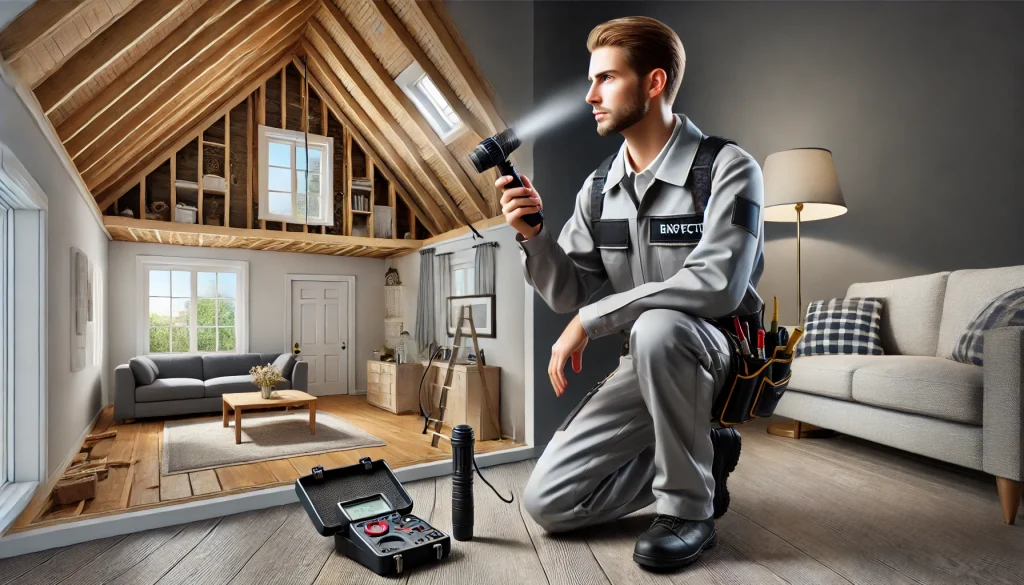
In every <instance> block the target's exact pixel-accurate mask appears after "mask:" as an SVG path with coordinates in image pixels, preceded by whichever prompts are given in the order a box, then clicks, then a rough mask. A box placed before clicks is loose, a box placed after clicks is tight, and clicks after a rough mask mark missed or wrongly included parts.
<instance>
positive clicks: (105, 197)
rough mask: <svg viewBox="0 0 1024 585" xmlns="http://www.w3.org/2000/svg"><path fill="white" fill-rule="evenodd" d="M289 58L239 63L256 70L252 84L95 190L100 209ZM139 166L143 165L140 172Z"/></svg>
mask: <svg viewBox="0 0 1024 585" xmlns="http://www.w3.org/2000/svg"><path fill="white" fill-rule="evenodd" d="M288 41H289V42H290V39H288ZM292 46H293V45H292V44H286V45H285V47H284V50H285V51H290V50H291V48H292ZM277 54H278V53H275V55H277ZM289 59H290V56H288V55H283V56H280V58H278V59H277V61H276V62H274V63H273V64H272V65H271V66H270V67H267V66H265V65H264V66H257V67H253V66H252V65H251V63H249V62H248V61H245V62H241V63H240V64H239V69H241V70H245V68H246V67H249V68H250V69H252V70H255V71H257V73H255V74H250V76H249V80H248V81H249V82H248V83H246V85H245V86H244V87H243V88H242V89H241V90H240V91H238V92H237V93H235V94H234V95H232V96H231V97H229V98H227V99H226V100H219V101H217V102H215V104H214V105H212V106H209V107H207V108H206V109H205V110H204V111H203V112H201V113H199V115H198V116H196V117H197V118H198V117H199V116H202V117H201V118H200V121H199V122H197V123H195V124H188V125H187V126H186V130H183V131H180V132H178V133H176V134H175V135H173V136H171V137H169V138H166V139H164V140H163V141H162V142H161V143H160V144H159V145H158V146H157V147H156V148H155V149H154V150H155V151H156V152H157V155H156V156H154V157H150V156H149V155H146V156H143V157H141V159H140V161H141V162H140V163H139V164H137V165H135V166H133V167H132V168H130V169H125V171H124V172H123V173H122V174H121V175H119V178H117V182H112V181H108V183H107V184H105V185H102V186H101V188H100V189H97V190H95V191H94V193H96V194H97V195H99V196H100V201H101V203H100V207H101V208H103V207H105V206H106V205H109V204H110V202H111V201H113V200H115V199H118V198H119V197H120V196H121V195H122V194H124V192H125V191H127V190H128V189H129V188H131V185H132V184H133V183H132V181H133V177H134V176H136V175H138V174H144V173H148V172H150V171H151V170H152V169H154V168H156V167H157V166H159V164H160V163H161V162H162V161H163V160H164V159H165V158H166V157H167V156H168V153H170V152H177V151H178V150H179V149H181V148H182V147H183V146H185V145H186V144H188V143H189V142H191V141H192V140H194V139H195V136H196V133H197V132H201V131H202V129H204V128H206V127H207V126H209V125H210V124H212V123H214V122H216V121H217V120H218V119H219V118H220V117H221V116H223V115H224V110H225V109H226V108H230V107H234V106H235V105H237V104H238V102H240V101H242V100H244V99H245V98H246V96H247V95H248V94H250V93H252V92H253V91H254V90H255V89H256V88H257V87H259V86H260V85H262V84H263V83H264V81H265V80H266V78H267V76H268V75H269V74H270V72H274V73H276V72H277V71H279V70H280V69H281V67H282V66H283V64H284V63H287V62H288V60H289ZM232 73H234V71H232ZM229 77H230V76H229ZM211 109H213V111H212V113H210V110H211ZM204 114H207V115H204ZM139 166H142V169H141V170H137V169H138V167H139ZM104 204H105V205H104Z"/></svg>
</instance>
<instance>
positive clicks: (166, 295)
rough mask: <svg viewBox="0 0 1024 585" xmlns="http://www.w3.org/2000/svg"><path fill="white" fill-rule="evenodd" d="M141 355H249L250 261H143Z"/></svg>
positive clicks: (186, 259)
mask: <svg viewBox="0 0 1024 585" xmlns="http://www.w3.org/2000/svg"><path fill="white" fill-rule="evenodd" d="M138 263H139V271H138V274H139V279H140V281H141V282H139V291H140V293H141V305H142V313H141V315H140V316H139V318H140V319H139V321H140V323H139V344H138V345H139V348H138V352H139V354H148V353H244V352H247V351H248V335H247V332H246V323H247V319H246V310H245V309H246V306H247V305H248V300H247V288H248V287H247V284H248V263H246V262H240V261H229V260H206V259H190V258H165V257H153V256H148V257H143V256H140V257H139V261H138Z"/></svg>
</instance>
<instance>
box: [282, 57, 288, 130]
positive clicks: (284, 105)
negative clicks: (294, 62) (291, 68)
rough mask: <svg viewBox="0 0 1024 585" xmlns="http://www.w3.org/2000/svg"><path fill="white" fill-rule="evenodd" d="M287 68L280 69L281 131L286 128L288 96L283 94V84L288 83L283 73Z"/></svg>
mask: <svg viewBox="0 0 1024 585" xmlns="http://www.w3.org/2000/svg"><path fill="white" fill-rule="evenodd" d="M287 69H288V66H287V65H285V66H284V67H282V68H281V129H282V130H284V129H286V128H287V127H288V124H287V121H288V94H287V93H285V84H286V83H287V81H288V76H287V75H286V74H285V71H286V70H287Z"/></svg>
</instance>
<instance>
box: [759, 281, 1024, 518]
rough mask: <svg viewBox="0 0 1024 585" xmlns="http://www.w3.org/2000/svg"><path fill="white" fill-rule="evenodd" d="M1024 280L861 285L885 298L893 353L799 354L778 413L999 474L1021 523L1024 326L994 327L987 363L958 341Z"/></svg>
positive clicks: (855, 292) (851, 292) (1007, 513)
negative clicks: (969, 357)
mask: <svg viewBox="0 0 1024 585" xmlns="http://www.w3.org/2000/svg"><path fill="white" fill-rule="evenodd" d="M1021 286H1024V266H1014V267H1006V268H991V269H982V270H958V271H954V272H940V273H936V274H928V275H923V276H915V277H911V278H902V279H898V280H888V281H882V282H867V283H855V284H853V285H851V286H850V287H849V289H848V290H847V292H846V296H847V297H854V296H859V297H864V296H873V297H882V298H884V299H885V300H884V301H883V307H882V323H881V337H882V348H883V350H884V352H885V354H886V355H882V356H864V355H814V356H801V357H798V358H796V359H794V360H793V377H792V379H791V380H790V383H789V390H788V391H787V392H786V394H785V395H784V396H783V397H782V400H781V401H779V405H778V407H777V409H776V411H775V412H776V414H778V415H780V416H783V417H787V418H792V419H794V420H797V421H801V422H807V423H811V424H813V425H817V426H820V427H824V428H826V429H832V430H836V431H839V432H842V433H846V434H848V435H853V436H856V437H861V438H863V439H867V440H870V441H874V442H877V443H882V444H884V445H889V446H891V447H896V448H898V449H903V450H905V451H910V452H913V453H917V454H920V455H925V456H928V457H933V458H935V459H939V460H942V461H947V462H950V463H954V464H957V465H962V466H965V467H969V468H972V469H976V470H979V471H984V472H986V473H990V474H992V475H994V476H996V478H997V482H996V483H997V486H998V491H999V495H1000V499H1001V500H1002V503H1003V512H1004V520H1005V521H1006V523H1008V524H1012V523H1013V520H1014V518H1015V517H1016V514H1017V509H1018V505H1019V503H1020V487H1021V480H1022V479H1024V425H1022V416H1024V402H1022V400H1021V393H1022V388H1024V369H1022V364H1024V327H1005V328H999V329H993V330H989V331H987V332H986V333H985V338H984V366H975V365H971V364H963V363H960V362H956V361H953V360H952V359H951V355H952V352H953V349H954V347H955V346H956V342H957V339H958V338H959V337H960V335H961V334H962V333H963V331H964V330H965V329H966V328H967V326H968V324H969V322H970V320H971V319H972V318H973V317H974V316H975V315H976V314H977V313H978V312H979V311H980V310H981V309H982V308H983V307H984V306H986V305H987V304H988V303H989V302H990V301H991V300H992V299H993V298H995V297H996V296H998V295H1000V294H1001V293H1003V292H1006V291H1008V290H1012V289H1015V288H1018V287H1021Z"/></svg>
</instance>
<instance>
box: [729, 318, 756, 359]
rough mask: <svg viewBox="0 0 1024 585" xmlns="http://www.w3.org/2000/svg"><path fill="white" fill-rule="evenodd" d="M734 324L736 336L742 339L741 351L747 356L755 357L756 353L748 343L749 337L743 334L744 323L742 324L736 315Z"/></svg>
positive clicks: (733, 320) (733, 319)
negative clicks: (752, 351) (751, 351)
mask: <svg viewBox="0 0 1024 585" xmlns="http://www.w3.org/2000/svg"><path fill="white" fill-rule="evenodd" d="M732 325H733V327H734V328H735V329H736V337H738V338H739V340H740V351H741V352H743V355H745V356H750V357H754V354H752V353H750V345H748V344H747V338H746V336H745V335H743V325H741V324H740V318H739V317H736V316H735V315H734V316H733V318H732Z"/></svg>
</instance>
